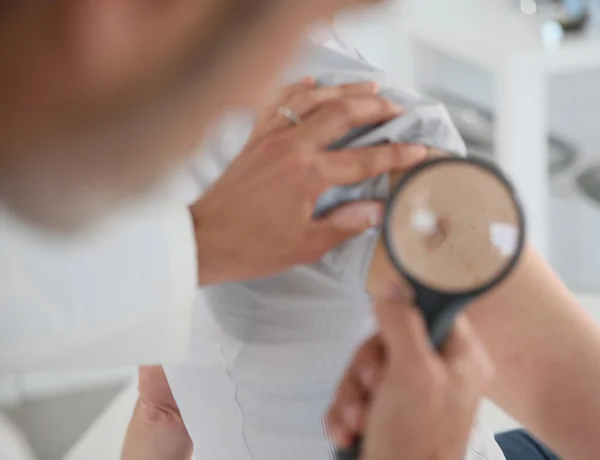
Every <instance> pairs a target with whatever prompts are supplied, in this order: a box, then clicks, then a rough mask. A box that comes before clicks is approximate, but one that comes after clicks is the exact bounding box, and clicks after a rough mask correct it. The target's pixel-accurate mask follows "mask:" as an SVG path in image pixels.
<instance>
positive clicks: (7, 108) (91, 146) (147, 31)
mask: <svg viewBox="0 0 600 460" xmlns="http://www.w3.org/2000/svg"><path fill="white" fill-rule="evenodd" d="M342 3H344V0H302V1H297V0H293V1H292V0H53V1H51V2H38V1H33V0H31V1H30V0H20V1H12V2H11V1H7V2H5V5H7V6H0V34H2V40H0V66H1V67H2V71H1V72H0V93H1V94H0V100H2V104H0V114H1V116H2V120H1V121H2V123H0V198H1V199H2V201H3V202H4V203H5V204H8V205H10V206H11V207H13V208H14V209H16V210H17V211H19V212H20V213H21V214H22V215H24V216H27V217H28V218H30V219H32V220H34V221H36V222H38V223H42V224H44V225H49V226H56V227H66V226H72V225H78V224H79V223H81V222H83V221H85V220H86V219H88V218H90V217H92V216H95V215H97V214H99V213H103V212H105V211H107V210H108V209H110V207H111V206H112V205H113V204H115V203H117V202H118V201H120V200H121V199H123V198H126V197H128V196H130V195H132V194H135V193H136V192H139V191H141V190H144V189H146V188H147V187H148V186H150V185H152V183H153V182H154V181H156V180H157V179H158V178H159V177H160V176H161V175H162V174H164V173H165V172H166V171H168V170H169V169H170V168H172V167H173V166H175V165H176V164H177V163H179V162H181V161H182V160H183V159H184V158H185V156H186V155H187V154H189V152H191V151H192V150H193V147H194V146H195V145H196V144H197V143H198V142H199V140H200V139H201V136H202V131H203V130H204V129H205V128H206V126H207V125H208V124H209V122H210V121H211V120H213V119H215V118H216V117H217V116H218V115H219V114H220V112H222V110H223V109H224V108H225V107H226V106H231V105H252V104H255V103H256V102H257V101H258V100H259V99H260V97H261V95H262V93H263V91H264V90H265V89H266V88H267V87H268V86H269V85H271V84H273V83H274V78H275V76H276V75H277V74H278V72H279V70H280V67H281V65H282V64H284V62H285V58H286V57H287V56H288V54H289V53H290V52H291V51H293V48H294V46H295V44H296V43H297V42H298V41H299V39H300V38H301V37H302V35H303V33H304V31H305V28H306V26H308V25H309V24H310V23H312V22H313V21H315V20H320V19H322V18H325V17H330V16H331V15H332V14H333V12H334V11H335V10H336V9H337V7H339V6H340V4H342ZM345 3H349V2H348V1H346V2H345ZM355 3H357V2H355Z"/></svg>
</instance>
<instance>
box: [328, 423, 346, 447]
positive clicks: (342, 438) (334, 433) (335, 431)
mask: <svg viewBox="0 0 600 460" xmlns="http://www.w3.org/2000/svg"><path fill="white" fill-rule="evenodd" d="M329 434H330V435H331V437H332V438H333V441H334V442H335V443H336V444H337V446H338V447H345V444H346V432H345V431H344V429H342V428H341V427H339V426H338V425H336V426H334V427H332V428H331V429H330V430H329Z"/></svg>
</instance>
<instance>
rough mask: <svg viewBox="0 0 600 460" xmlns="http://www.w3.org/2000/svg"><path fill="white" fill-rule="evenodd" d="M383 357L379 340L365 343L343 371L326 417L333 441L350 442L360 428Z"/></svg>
mask: <svg viewBox="0 0 600 460" xmlns="http://www.w3.org/2000/svg"><path fill="white" fill-rule="evenodd" d="M383 360H384V354H383V348H382V344H381V341H380V339H379V337H377V336H374V337H373V338H371V339H369V340H368V341H366V342H365V343H364V344H363V345H362V346H361V347H360V349H359V350H358V351H357V352H356V354H355V355H354V357H353V359H352V360H351V363H350V365H349V366H348V368H347V369H346V371H345V373H344V376H343V378H342V379H341V381H340V383H339V385H338V389H337V391H336V394H335V397H334V400H333V402H332V404H331V406H330V408H329V410H328V412H327V415H326V425H327V427H328V430H329V431H330V432H331V433H332V435H334V436H335V439H336V440H345V439H352V438H354V437H356V436H357V435H358V434H359V433H360V432H362V430H363V428H364V423H365V419H366V414H367V406H368V401H369V400H370V397H371V395H372V394H373V392H374V391H375V388H376V386H377V385H378V382H379V381H380V380H381V378H382V374H383V366H384V362H383Z"/></svg>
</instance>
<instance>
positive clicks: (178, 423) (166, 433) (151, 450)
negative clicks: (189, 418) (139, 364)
mask: <svg viewBox="0 0 600 460" xmlns="http://www.w3.org/2000/svg"><path fill="white" fill-rule="evenodd" d="M192 452H193V446H192V441H191V439H190V437H189V435H188V433H187V430H186V428H185V425H184V424H183V421H182V420H181V416H180V415H179V413H178V412H174V411H171V410H169V409H166V408H160V407H156V406H153V405H149V404H147V403H146V402H144V401H143V400H138V402H137V404H136V406H135V410H134V412H133V417H132V419H131V422H130V424H129V428H128V429H127V436H126V438H125V444H124V447H123V454H122V456H121V460H190V459H191V458H192Z"/></svg>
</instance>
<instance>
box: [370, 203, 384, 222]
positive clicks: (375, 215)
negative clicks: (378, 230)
mask: <svg viewBox="0 0 600 460" xmlns="http://www.w3.org/2000/svg"><path fill="white" fill-rule="evenodd" d="M367 219H368V222H369V226H370V227H378V226H379V225H381V223H382V222H383V209H382V208H381V207H379V206H378V207H377V208H374V209H369V210H368V213H367Z"/></svg>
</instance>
